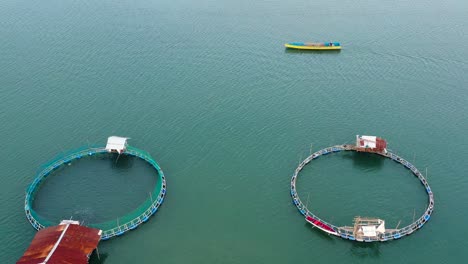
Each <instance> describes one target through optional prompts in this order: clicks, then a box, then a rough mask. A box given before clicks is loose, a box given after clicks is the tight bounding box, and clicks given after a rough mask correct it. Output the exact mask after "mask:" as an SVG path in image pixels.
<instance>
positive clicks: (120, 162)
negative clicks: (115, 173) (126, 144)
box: [109, 153, 135, 169]
mask: <svg viewBox="0 0 468 264" xmlns="http://www.w3.org/2000/svg"><path fill="white" fill-rule="evenodd" d="M109 160H110V162H111V163H112V168H116V169H130V168H132V167H133V163H134V162H135V157H132V156H128V155H119V154H117V153H112V154H111V156H110V158H109Z"/></svg>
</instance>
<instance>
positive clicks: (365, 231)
mask: <svg viewBox="0 0 468 264" xmlns="http://www.w3.org/2000/svg"><path fill="white" fill-rule="evenodd" d="M384 233H385V221H384V220H382V219H378V218H369V217H360V216H356V217H355V218H354V229H353V235H354V237H355V238H356V239H358V240H366V239H372V240H378V239H379V238H380V237H381V236H382V235H383V234H384Z"/></svg>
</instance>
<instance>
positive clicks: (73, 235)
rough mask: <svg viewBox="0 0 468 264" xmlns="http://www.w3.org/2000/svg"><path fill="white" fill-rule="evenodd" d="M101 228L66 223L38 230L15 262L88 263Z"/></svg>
mask: <svg viewBox="0 0 468 264" xmlns="http://www.w3.org/2000/svg"><path fill="white" fill-rule="evenodd" d="M101 233H102V232H101V230H99V229H95V228H89V227H85V226H80V225H75V224H67V225H58V226H52V227H48V228H45V229H42V230H39V232H37V234H36V235H35V236H34V239H33V241H31V244H30V245H29V247H28V249H27V250H26V252H24V254H23V256H22V257H21V258H20V259H19V260H18V261H17V262H16V263H17V264H33V263H34V264H38V263H49V264H52V263H53V264H59V263H64V264H65V263H73V264H82V263H83V264H85V263H88V256H89V255H90V254H91V253H92V252H93V250H94V249H95V248H96V247H97V245H98V244H99V240H100V239H101Z"/></svg>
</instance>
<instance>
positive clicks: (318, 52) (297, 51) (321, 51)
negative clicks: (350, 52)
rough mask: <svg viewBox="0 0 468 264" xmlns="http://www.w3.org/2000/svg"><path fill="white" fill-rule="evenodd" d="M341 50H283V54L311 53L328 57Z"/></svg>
mask: <svg viewBox="0 0 468 264" xmlns="http://www.w3.org/2000/svg"><path fill="white" fill-rule="evenodd" d="M340 52H341V50H299V49H288V48H285V49H284V53H289V54H294V53H296V54H302V53H313V54H328V55H337V54H339V53H340Z"/></svg>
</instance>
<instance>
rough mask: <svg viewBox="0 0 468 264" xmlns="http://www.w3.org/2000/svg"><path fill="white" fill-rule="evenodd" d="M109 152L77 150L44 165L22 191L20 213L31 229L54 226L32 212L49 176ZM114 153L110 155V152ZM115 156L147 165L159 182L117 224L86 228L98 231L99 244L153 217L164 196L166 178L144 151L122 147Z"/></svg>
mask: <svg viewBox="0 0 468 264" xmlns="http://www.w3.org/2000/svg"><path fill="white" fill-rule="evenodd" d="M109 152H111V151H110V150H109V149H108V148H107V147H104V146H97V147H86V148H81V149H78V150H74V151H70V152H69V153H67V154H64V155H61V156H59V157H57V158H55V159H53V160H52V161H50V162H48V163H46V164H44V165H43V166H42V169H41V170H40V171H39V172H38V173H37V174H36V176H35V179H34V181H33V182H32V183H31V184H30V185H29V186H28V188H27V189H26V198H25V200H24V210H25V213H26V217H27V219H28V220H29V222H30V223H31V225H32V226H33V227H34V228H35V229H36V230H40V229H43V228H46V227H49V226H54V225H57V224H58V222H57V223H53V222H51V221H49V220H46V219H44V218H42V217H40V216H39V215H38V214H37V213H36V212H35V211H34V209H33V208H32V205H33V201H34V198H35V194H36V193H37V191H38V190H39V188H40V186H41V184H42V183H43V182H44V181H45V180H46V179H47V177H48V176H50V175H51V173H52V172H53V171H55V170H57V169H59V168H60V167H62V166H64V165H67V164H70V163H71V162H72V161H74V160H78V159H81V158H83V157H87V156H94V155H100V154H105V153H109ZM112 152H114V151H112ZM118 153H119V155H127V156H131V157H137V158H139V159H142V160H143V161H146V162H147V163H149V164H150V165H151V166H152V167H153V168H154V169H155V170H156V172H157V174H158V177H159V181H158V183H157V184H156V186H155V188H154V189H153V191H152V192H151V193H150V198H148V199H147V200H145V201H144V202H143V203H142V204H141V205H140V206H139V207H138V208H136V209H135V210H133V211H132V212H130V213H129V214H126V215H124V216H122V217H119V218H118V219H117V220H112V221H108V222H104V223H98V224H90V225H89V226H90V227H93V228H98V229H101V230H102V236H101V240H107V239H109V238H111V237H114V236H120V235H123V234H124V233H125V232H127V231H130V230H133V229H135V228H137V227H138V226H139V225H141V224H143V223H145V222H147V221H148V219H149V218H150V217H151V216H152V215H154V214H155V213H156V212H157V210H158V208H159V207H160V206H161V204H162V203H163V201H164V197H165V194H166V178H165V176H164V173H163V171H162V169H161V167H160V166H159V164H158V163H157V162H156V161H155V160H154V159H153V158H152V157H151V156H150V155H149V153H147V152H146V151H144V150H141V149H138V148H135V147H132V146H125V148H124V149H122V150H121V151H118Z"/></svg>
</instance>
